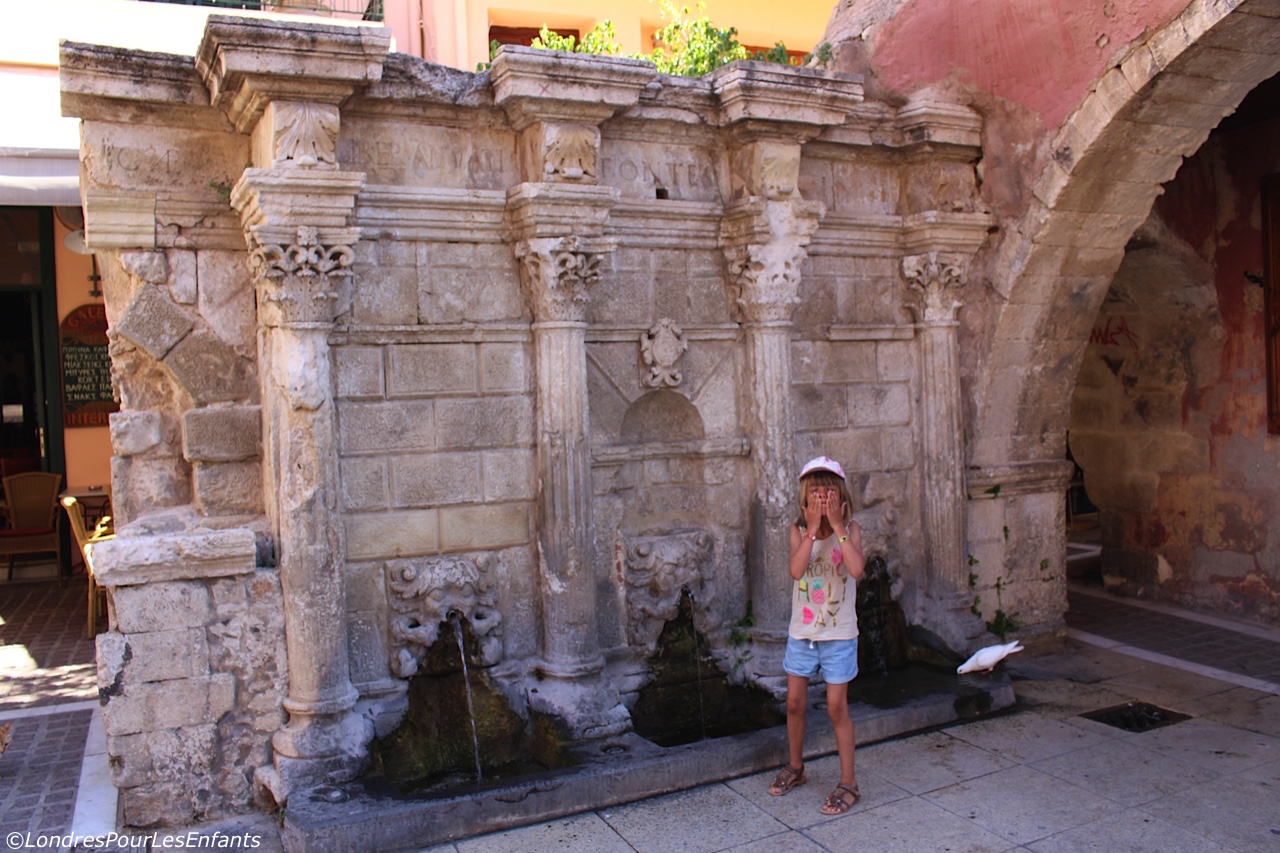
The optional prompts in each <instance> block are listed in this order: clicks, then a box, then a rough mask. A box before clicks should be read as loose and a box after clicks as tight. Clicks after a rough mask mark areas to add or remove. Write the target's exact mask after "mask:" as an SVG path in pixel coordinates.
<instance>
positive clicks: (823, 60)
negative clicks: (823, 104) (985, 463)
mask: <svg viewBox="0 0 1280 853" xmlns="http://www.w3.org/2000/svg"><path fill="white" fill-rule="evenodd" d="M778 44H782V42H778ZM830 61H831V42H829V41H824V42H823V43H822V44H820V45H818V46H817V47H815V48H814V49H813V50H811V51H809V52H808V53H806V54H805V56H804V61H803V62H801V63H800V64H801V65H816V66H818V67H819V68H821V67H823V66H825V65H826V64H827V63H828V62H830ZM964 443H965V446H966V447H967V446H968V445H969V433H967V432H966V433H965V434H964Z"/></svg>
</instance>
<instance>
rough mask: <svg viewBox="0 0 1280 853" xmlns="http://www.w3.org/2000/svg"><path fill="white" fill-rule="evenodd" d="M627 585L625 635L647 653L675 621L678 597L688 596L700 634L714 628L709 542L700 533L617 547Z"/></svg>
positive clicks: (643, 539)
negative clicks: (687, 592) (620, 552)
mask: <svg viewBox="0 0 1280 853" xmlns="http://www.w3.org/2000/svg"><path fill="white" fill-rule="evenodd" d="M620 549H621V551H622V555H623V556H622V559H623V560H624V561H625V574H626V581H627V631H628V634H629V635H630V641H631V642H632V643H634V644H638V645H639V644H642V645H644V646H645V647H647V648H648V649H649V650H650V651H653V650H654V649H655V648H656V647H657V644H658V636H659V635H660V634H661V633H662V628H663V626H664V625H665V624H666V623H667V622H668V621H670V620H671V619H673V618H675V615H676V612H677V611H678V610H679V607H680V595H681V594H682V593H683V592H684V591H685V590H688V591H689V593H690V594H692V596H693V609H694V613H695V620H696V621H697V622H699V623H700V624H699V625H698V629H699V630H702V631H707V630H710V629H711V628H713V627H715V625H713V624H711V622H712V621H713V620H714V615H713V614H714V613H715V609H714V607H713V606H712V602H713V600H714V599H715V581H714V579H713V576H712V567H713V558H714V556H715V537H713V536H712V535H711V534H710V533H708V532H707V531H705V530H694V531H689V532H684V533H668V534H664V535H661V536H639V537H632V538H629V539H627V540H626V541H625V542H623V543H621V545H620Z"/></svg>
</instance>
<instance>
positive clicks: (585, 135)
mask: <svg viewBox="0 0 1280 853" xmlns="http://www.w3.org/2000/svg"><path fill="white" fill-rule="evenodd" d="M547 134H548V139H547V151H546V157H545V160H544V165H543V171H545V172H546V173H547V175H548V176H550V177H552V178H553V179H554V178H555V177H556V176H559V177H560V178H562V179H565V180H571V181H580V180H582V179H584V178H592V179H594V178H595V176H596V149H597V148H598V147H599V145H600V130H599V129H598V128H595V127H587V126H585V125H580V124H568V125H561V126H559V127H556V128H555V129H554V130H551V129H548V131H547Z"/></svg>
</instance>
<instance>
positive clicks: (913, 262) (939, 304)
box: [902, 252, 969, 323]
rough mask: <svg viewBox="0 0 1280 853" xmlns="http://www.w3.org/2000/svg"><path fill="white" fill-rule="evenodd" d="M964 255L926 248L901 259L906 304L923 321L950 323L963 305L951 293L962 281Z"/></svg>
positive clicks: (965, 259)
mask: <svg viewBox="0 0 1280 853" xmlns="http://www.w3.org/2000/svg"><path fill="white" fill-rule="evenodd" d="M968 268H969V257H968V256H967V255H960V254H949V253H943V252H928V253H926V254H923V255H907V256H906V257H904V258H903V259H902V275H903V277H904V278H905V279H906V282H907V307H908V308H910V309H911V310H912V311H913V312H915V315H916V318H917V319H918V320H919V321H920V322H923V323H952V322H954V321H955V319H956V312H957V311H959V310H960V308H961V306H963V305H964V302H962V301H961V300H960V299H959V298H958V297H957V296H956V295H955V294H954V290H955V289H956V288H959V287H962V286H963V285H964V283H965V276H966V274H967V272H968Z"/></svg>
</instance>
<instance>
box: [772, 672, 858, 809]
mask: <svg viewBox="0 0 1280 853" xmlns="http://www.w3.org/2000/svg"><path fill="white" fill-rule="evenodd" d="M790 698H791V691H790V689H789V685H788V691H787V699H788V702H787V732H788V733H790V731H791V713H790V712H791V704H790ZM827 716H828V717H829V718H830V719H831V727H832V728H833V729H835V733H836V750H837V751H838V752H839V755H840V784H842V785H848V786H849V787H850V788H852V787H854V786H855V785H856V784H857V777H856V776H855V775H854V770H853V752H854V747H855V742H856V736H855V734H854V728H853V717H851V716H849V685H848V684H828V685H827ZM801 725H802V726H803V723H801Z"/></svg>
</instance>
